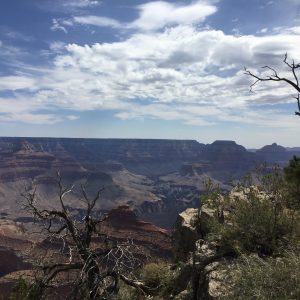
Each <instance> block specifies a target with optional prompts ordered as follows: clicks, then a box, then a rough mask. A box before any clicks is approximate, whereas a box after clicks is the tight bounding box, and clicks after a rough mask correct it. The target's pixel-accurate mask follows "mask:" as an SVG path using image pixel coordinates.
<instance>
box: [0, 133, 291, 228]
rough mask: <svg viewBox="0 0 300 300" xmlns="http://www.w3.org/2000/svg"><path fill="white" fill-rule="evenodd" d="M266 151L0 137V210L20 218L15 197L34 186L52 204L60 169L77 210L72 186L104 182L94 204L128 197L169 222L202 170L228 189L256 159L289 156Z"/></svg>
mask: <svg viewBox="0 0 300 300" xmlns="http://www.w3.org/2000/svg"><path fill="white" fill-rule="evenodd" d="M272 147H273V146H272ZM280 149H281V148H280ZM269 150H270V149H269V148H266V149H262V150H261V151H258V154H256V153H251V152H249V151H247V150H246V149H245V148H244V147H242V146H240V145H237V144H236V143H235V142H233V141H216V142H214V143H212V144H208V145H204V144H201V143H198V142H197V141H192V140H146V139H56V138H0V205H1V213H2V214H6V215H2V216H0V217H2V218H19V217H21V218H24V212H23V211H20V209H19V208H20V205H19V204H18V203H16V201H20V200H21V197H20V194H21V193H22V192H24V189H25V188H27V189H29V190H30V189H33V188H34V186H38V197H39V201H40V204H41V205H44V206H48V205H51V206H54V207H55V205H56V204H57V186H56V183H55V180H54V179H55V176H56V172H57V171H58V170H60V171H61V176H62V178H63V181H64V183H65V184H66V185H72V184H75V185H76V186H77V189H76V188H75V190H74V192H73V193H71V194H69V195H68V198H67V202H68V206H69V207H72V208H73V209H77V210H78V211H79V210H80V209H82V202H81V201H80V191H79V189H78V187H79V186H80V184H82V183H85V182H86V183H87V190H89V191H90V194H91V195H93V194H94V193H95V192H96V191H97V189H99V188H101V187H104V190H103V192H102V194H101V201H100V203H99V207H98V208H99V209H101V210H103V211H108V210H110V209H111V208H113V207H116V206H118V205H124V204H129V205H130V206H131V207H133V208H134V209H136V210H137V211H138V212H139V214H140V215H141V216H143V217H144V218H146V219H147V220H149V221H151V222H155V223H156V224H158V225H160V226H165V227H171V226H172V225H173V224H174V221H175V217H176V215H177V214H178V213H180V212H181V211H183V210H184V209H185V208H186V207H195V206H197V205H198V200H199V194H200V193H201V191H202V190H203V188H204V185H203V181H204V180H205V179H206V178H207V177H208V176H209V177H212V178H213V179H214V180H215V181H218V183H219V184H220V186H221V187H222V188H227V183H229V182H230V181H231V180H232V179H237V178H239V177H240V176H242V175H244V174H246V173H247V172H249V171H251V170H252V169H254V168H255V167H256V166H257V165H258V164H260V163H261V162H263V161H265V160H267V161H269V162H272V163H273V162H276V161H278V160H279V161H280V163H281V164H282V163H283V160H282V159H283V156H284V157H288V155H286V154H284V155H283V154H282V153H283V151H281V152H282V153H281V152H280V153H281V154H280V155H278V151H269ZM270 153H271V154H270ZM274 153H275V154H274ZM287 153H289V155H290V156H289V157H291V156H292V152H290V151H289V152H287ZM282 155H283V156H282ZM286 161H287V160H286ZM22 220H24V219H22Z"/></svg>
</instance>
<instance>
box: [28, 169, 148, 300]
mask: <svg viewBox="0 0 300 300" xmlns="http://www.w3.org/2000/svg"><path fill="white" fill-rule="evenodd" d="M57 178H58V179H57V184H58V188H59V192H58V204H59V206H60V209H59V210H58V209H41V208H39V206H38V200H37V198H38V197H37V189H36V187H34V188H33V191H32V192H30V191H27V192H25V193H24V194H23V195H22V196H23V199H24V202H23V208H24V209H26V210H27V211H28V212H29V213H30V214H32V215H33V217H34V218H35V219H36V220H37V222H38V224H42V225H43V231H44V232H46V235H47V237H48V238H50V239H56V240H61V241H62V249H61V254H60V257H61V258H60V260H62V261H57V259H56V258H55V257H54V256H53V254H51V253H50V254H49V253H48V252H46V253H45V259H46V258H47V259H46V260H48V262H47V261H46V262H43V260H41V263H40V265H39V266H38V270H39V273H38V274H42V275H40V276H38V278H37V282H38V287H39V288H38V293H39V296H41V297H42V295H43V294H45V293H46V291H47V290H48V289H50V288H51V287H52V286H53V281H55V280H57V278H58V275H59V274H62V273H69V272H70V271H76V272H77V276H76V277H74V275H73V277H74V278H73V279H74V280H73V281H72V285H73V288H72V289H71V293H70V299H78V297H79V298H84V297H85V299H107V297H108V296H107V295H110V294H113V293H116V291H117V290H118V285H119V280H120V279H121V280H122V281H123V282H124V283H126V284H128V285H131V286H133V287H135V288H137V289H139V290H141V291H143V293H146V294H147V293H148V292H149V291H150V290H149V289H148V288H147V287H146V286H144V285H143V283H142V282H139V281H135V280H133V279H131V278H130V275H131V274H132V272H133V270H134V269H135V268H136V267H138V266H140V261H139V260H138V259H137V258H136V257H135V256H134V254H133V248H134V247H135V245H134V244H133V242H132V241H127V242H122V243H120V242H118V241H114V240H112V239H111V238H110V237H107V236H105V235H104V234H103V233H101V231H100V232H98V230H99V226H98V227H97V225H98V224H100V223H101V222H104V221H105V220H106V219H107V216H102V217H101V216H100V217H99V214H96V213H95V207H96V203H97V201H98V200H99V199H100V196H101V192H102V191H103V189H99V190H97V192H96V194H95V196H94V197H92V198H91V199H90V198H89V196H88V193H87V192H86V187H85V185H81V194H82V196H83V200H84V202H85V204H86V210H85V216H84V218H83V219H82V220H81V221H78V220H77V221H76V219H75V218H74V216H73V215H72V214H71V212H70V211H69V210H68V207H67V205H66V203H65V196H66V195H67V194H68V193H71V192H72V191H73V189H74V186H70V187H67V188H66V187H65V186H64V185H63V182H62V178H61V175H60V173H59V172H58V173H57ZM95 234H96V235H97V236H98V237H99V236H100V237H102V238H103V241H104V246H103V247H102V248H101V249H99V248H95V247H91V242H92V238H93V236H94V235H95ZM51 255H52V256H51ZM83 290H85V291H87V292H88V296H87V295H84V297H83V295H81V294H80V293H82V291H83ZM105 297H106V298H105Z"/></svg>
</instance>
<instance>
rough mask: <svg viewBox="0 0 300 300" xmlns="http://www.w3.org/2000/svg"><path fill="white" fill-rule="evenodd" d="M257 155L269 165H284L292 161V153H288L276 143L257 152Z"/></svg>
mask: <svg viewBox="0 0 300 300" xmlns="http://www.w3.org/2000/svg"><path fill="white" fill-rule="evenodd" d="M256 154H257V155H258V156H260V157H261V158H262V160H263V161H265V162H266V163H269V164H274V163H277V164H280V165H284V164H286V163H287V162H288V160H289V159H291V152H288V151H287V150H286V149H285V148H284V147H282V146H280V145H277V144H276V143H273V144H272V145H267V146H264V147H262V148H261V149H259V150H257V151H256Z"/></svg>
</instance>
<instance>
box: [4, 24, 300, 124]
mask: <svg viewBox="0 0 300 300" xmlns="http://www.w3.org/2000/svg"><path fill="white" fill-rule="evenodd" d="M299 44H300V35H298V34H297V33H296V32H295V31H293V32H285V33H282V32H279V33H277V34H272V35H267V34H266V35H263V36H261V35H259V36H254V35H243V36H241V37H236V36H234V35H232V34H225V33H224V32H222V31H220V30H214V29H200V28H198V27H197V26H194V25H177V26H172V27H171V28H167V29H165V30H164V31H138V32H135V33H133V34H131V35H130V36H129V37H128V38H127V39H124V40H123V41H119V42H110V43H103V44H100V43H96V44H93V45H78V44H68V45H66V46H64V47H63V45H60V44H59V45H58V46H59V48H60V51H61V52H60V53H59V54H58V55H56V56H55V60H54V62H53V67H52V68H51V69H49V70H47V71H44V72H42V73H39V76H38V77H36V78H35V77H34V75H32V76H31V78H32V79H31V80H33V81H30V82H23V81H22V80H21V78H17V79H18V80H14V81H15V82H16V83H15V84H11V86H10V85H9V83H8V81H9V80H8V81H7V82H6V83H4V86H6V87H7V88H8V89H11V90H14V89H15V90H17V89H20V88H21V89H22V88H23V89H27V90H28V91H31V101H33V102H34V103H36V110H34V109H33V108H31V109H29V110H28V108H24V109H23V110H24V112H25V113H31V114H33V115H35V116H38V115H39V113H38V110H37V109H38V108H39V109H41V108H43V109H47V108H48V109H51V110H52V111H53V109H55V108H57V109H68V110H73V111H74V116H76V115H77V113H76V111H78V112H79V111H86V110H111V111H113V112H115V116H116V117H117V118H120V119H122V120H127V119H143V118H150V119H163V120H170V121H174V120H177V121H181V122H182V123H185V124H189V125H202V126H203V125H205V126H213V125H214V124H217V123H220V122H233V123H237V124H239V123H243V124H251V125H255V126H259V125H261V126H270V127H287V128H292V127H299V121H298V120H295V119H294V118H293V116H292V114H291V115H290V116H286V111H285V112H284V113H283V112H282V111H281V110H280V109H279V108H278V107H277V106H276V105H277V104H287V103H290V102H291V101H294V100H293V99H292V98H291V95H290V93H291V88H290V87H288V86H285V85H278V84H275V83H273V85H272V84H271V85H268V84H265V85H258V86H257V89H256V93H251V94H250V93H249V85H250V84H251V78H249V77H247V76H245V75H244V74H243V71H242V70H243V67H244V66H247V67H250V68H253V69H255V70H258V72H265V70H264V69H261V70H260V69H259V67H260V66H262V65H266V64H269V65H272V66H274V67H275V68H277V69H280V68H282V66H283V63H282V58H283V55H284V53H285V52H288V53H289V55H290V57H294V58H297V57H299V56H300V55H299V54H300V53H299V47H298V45H299ZM54 48H55V47H54ZM54 50H55V49H54ZM283 72H285V70H283ZM12 81H13V80H12ZM18 81H19V83H18V84H17V82H18ZM33 86H34V89H33ZM0 87H1V85H0ZM2 88H3V86H2ZM21 96H22V92H19V94H18V97H19V98H20V97H21ZM260 105H264V106H266V107H267V108H266V107H264V111H263V112H260V113H258V111H259V109H258V106H260ZM21 108H22V107H21ZM24 115H26V114H24ZM11 116H15V114H14V113H13V112H11ZM52 117H53V114H49V115H48V118H46V121H47V122H58V121H59V120H60V119H59V118H57V119H55V118H52ZM36 119H37V120H40V119H39V118H38V117H36ZM67 119H70V120H72V117H71V118H70V117H67Z"/></svg>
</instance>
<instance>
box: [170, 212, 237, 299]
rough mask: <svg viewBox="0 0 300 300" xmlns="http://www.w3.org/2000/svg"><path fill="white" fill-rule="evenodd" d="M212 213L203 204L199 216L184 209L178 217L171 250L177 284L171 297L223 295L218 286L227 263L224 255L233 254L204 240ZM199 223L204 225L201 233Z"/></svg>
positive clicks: (197, 297) (213, 297) (192, 297)
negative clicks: (172, 250) (173, 295)
mask: <svg viewBox="0 0 300 300" xmlns="http://www.w3.org/2000/svg"><path fill="white" fill-rule="evenodd" d="M215 214H216V211H214V210H213V209H209V208H208V207H206V206H204V207H202V212H201V214H200V215H199V212H198V210H197V209H187V210H186V211H184V212H183V213H181V214H180V215H179V216H178V219H177V222H176V228H175V233H174V243H175V245H174V251H175V258H176V259H177V261H179V262H181V267H180V270H179V275H178V276H177V279H175V281H176V280H180V284H179V282H178V284H175V286H176V288H175V289H174V294H175V295H176V296H175V298H174V299H178V300H179V299H180V300H181V299H194V300H207V299H218V297H220V296H222V295H224V286H222V285H220V281H222V278H223V276H224V272H225V270H226V264H227V262H225V261H224V258H226V257H228V256H230V257H231V256H232V255H233V254H232V253H227V252H224V251H223V250H222V249H220V247H219V244H218V242H217V241H215V242H212V241H209V240H207V239H205V236H206V235H207V234H208V233H209V223H210V222H211V218H213V217H214V216H215ZM201 226H202V228H203V229H204V228H205V230H204V231H203V232H201V230H200V229H201Z"/></svg>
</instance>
